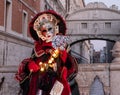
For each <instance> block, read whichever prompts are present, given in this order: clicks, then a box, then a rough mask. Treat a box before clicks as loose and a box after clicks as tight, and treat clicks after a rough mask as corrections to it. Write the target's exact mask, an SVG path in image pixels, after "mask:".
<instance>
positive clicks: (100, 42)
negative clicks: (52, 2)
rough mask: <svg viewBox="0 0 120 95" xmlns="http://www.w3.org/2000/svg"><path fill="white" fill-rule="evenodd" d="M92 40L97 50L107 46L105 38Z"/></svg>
mask: <svg viewBox="0 0 120 95" xmlns="http://www.w3.org/2000/svg"><path fill="white" fill-rule="evenodd" d="M90 42H91V43H92V44H93V45H94V49H95V50H96V51H100V50H103V47H105V46H106V41H103V40H91V41H90Z"/></svg>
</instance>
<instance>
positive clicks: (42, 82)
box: [16, 11, 76, 95]
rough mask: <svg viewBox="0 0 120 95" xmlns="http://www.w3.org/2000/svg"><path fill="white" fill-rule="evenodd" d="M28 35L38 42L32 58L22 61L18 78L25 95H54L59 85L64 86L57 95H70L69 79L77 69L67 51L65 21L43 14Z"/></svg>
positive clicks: (50, 13)
mask: <svg viewBox="0 0 120 95" xmlns="http://www.w3.org/2000/svg"><path fill="white" fill-rule="evenodd" d="M29 31H30V34H31V36H32V38H33V39H34V41H35V42H34V51H33V54H32V56H31V58H27V59H25V60H23V61H22V65H21V66H20V67H19V70H18V73H17V74H16V78H17V79H18V80H19V81H20V85H21V88H22V89H23V95H52V94H50V93H52V88H53V87H55V83H56V81H58V82H59V83H60V84H62V85H63V88H62V92H61V93H60V94H57V95H71V89H70V85H69V82H68V78H69V77H70V76H71V75H72V74H73V73H75V72H76V69H75V67H74V63H75V61H73V59H72V57H71V56H70V54H69V53H68V52H67V50H66V47H67V44H68V43H67V41H68V38H67V36H65V33H66V24H65V21H64V20H63V18H62V17H61V16H60V15H58V14H57V13H55V12H54V11H45V12H41V13H38V14H37V15H36V16H35V17H34V18H33V19H32V21H31V22H30V24H29ZM22 66H23V67H22ZM23 70H24V71H23ZM25 72H27V74H25Z"/></svg>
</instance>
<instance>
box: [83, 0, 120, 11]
mask: <svg viewBox="0 0 120 95" xmlns="http://www.w3.org/2000/svg"><path fill="white" fill-rule="evenodd" d="M84 1H85V4H86V5H87V4H88V3H89V2H103V3H105V5H107V6H108V7H110V6H112V5H117V6H118V9H120V0H84Z"/></svg>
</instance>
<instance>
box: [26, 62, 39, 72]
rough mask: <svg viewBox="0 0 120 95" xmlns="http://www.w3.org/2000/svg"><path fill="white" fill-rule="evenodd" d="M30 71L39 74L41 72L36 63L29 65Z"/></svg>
mask: <svg viewBox="0 0 120 95" xmlns="http://www.w3.org/2000/svg"><path fill="white" fill-rule="evenodd" d="M28 69H29V70H30V72H37V71H38V70H39V66H38V65H37V64H36V63H35V62H34V61H31V62H30V63H29V64H28Z"/></svg>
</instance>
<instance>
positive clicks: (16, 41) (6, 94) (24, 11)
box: [0, 0, 40, 95]
mask: <svg viewBox="0 0 120 95" xmlns="http://www.w3.org/2000/svg"><path fill="white" fill-rule="evenodd" d="M38 12H40V0H1V1H0V82H1V83H2V84H1V88H0V95H18V92H19V84H18V82H17V81H16V80H15V78H14V77H15V73H16V71H17V69H18V65H19V63H20V62H21V61H22V60H23V59H25V58H28V57H30V56H31V53H32V50H33V40H32V38H31V37H30V35H29V33H28V24H29V22H30V20H31V18H32V17H33V16H35V14H36V13H38ZM2 80H3V81H2Z"/></svg>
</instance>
